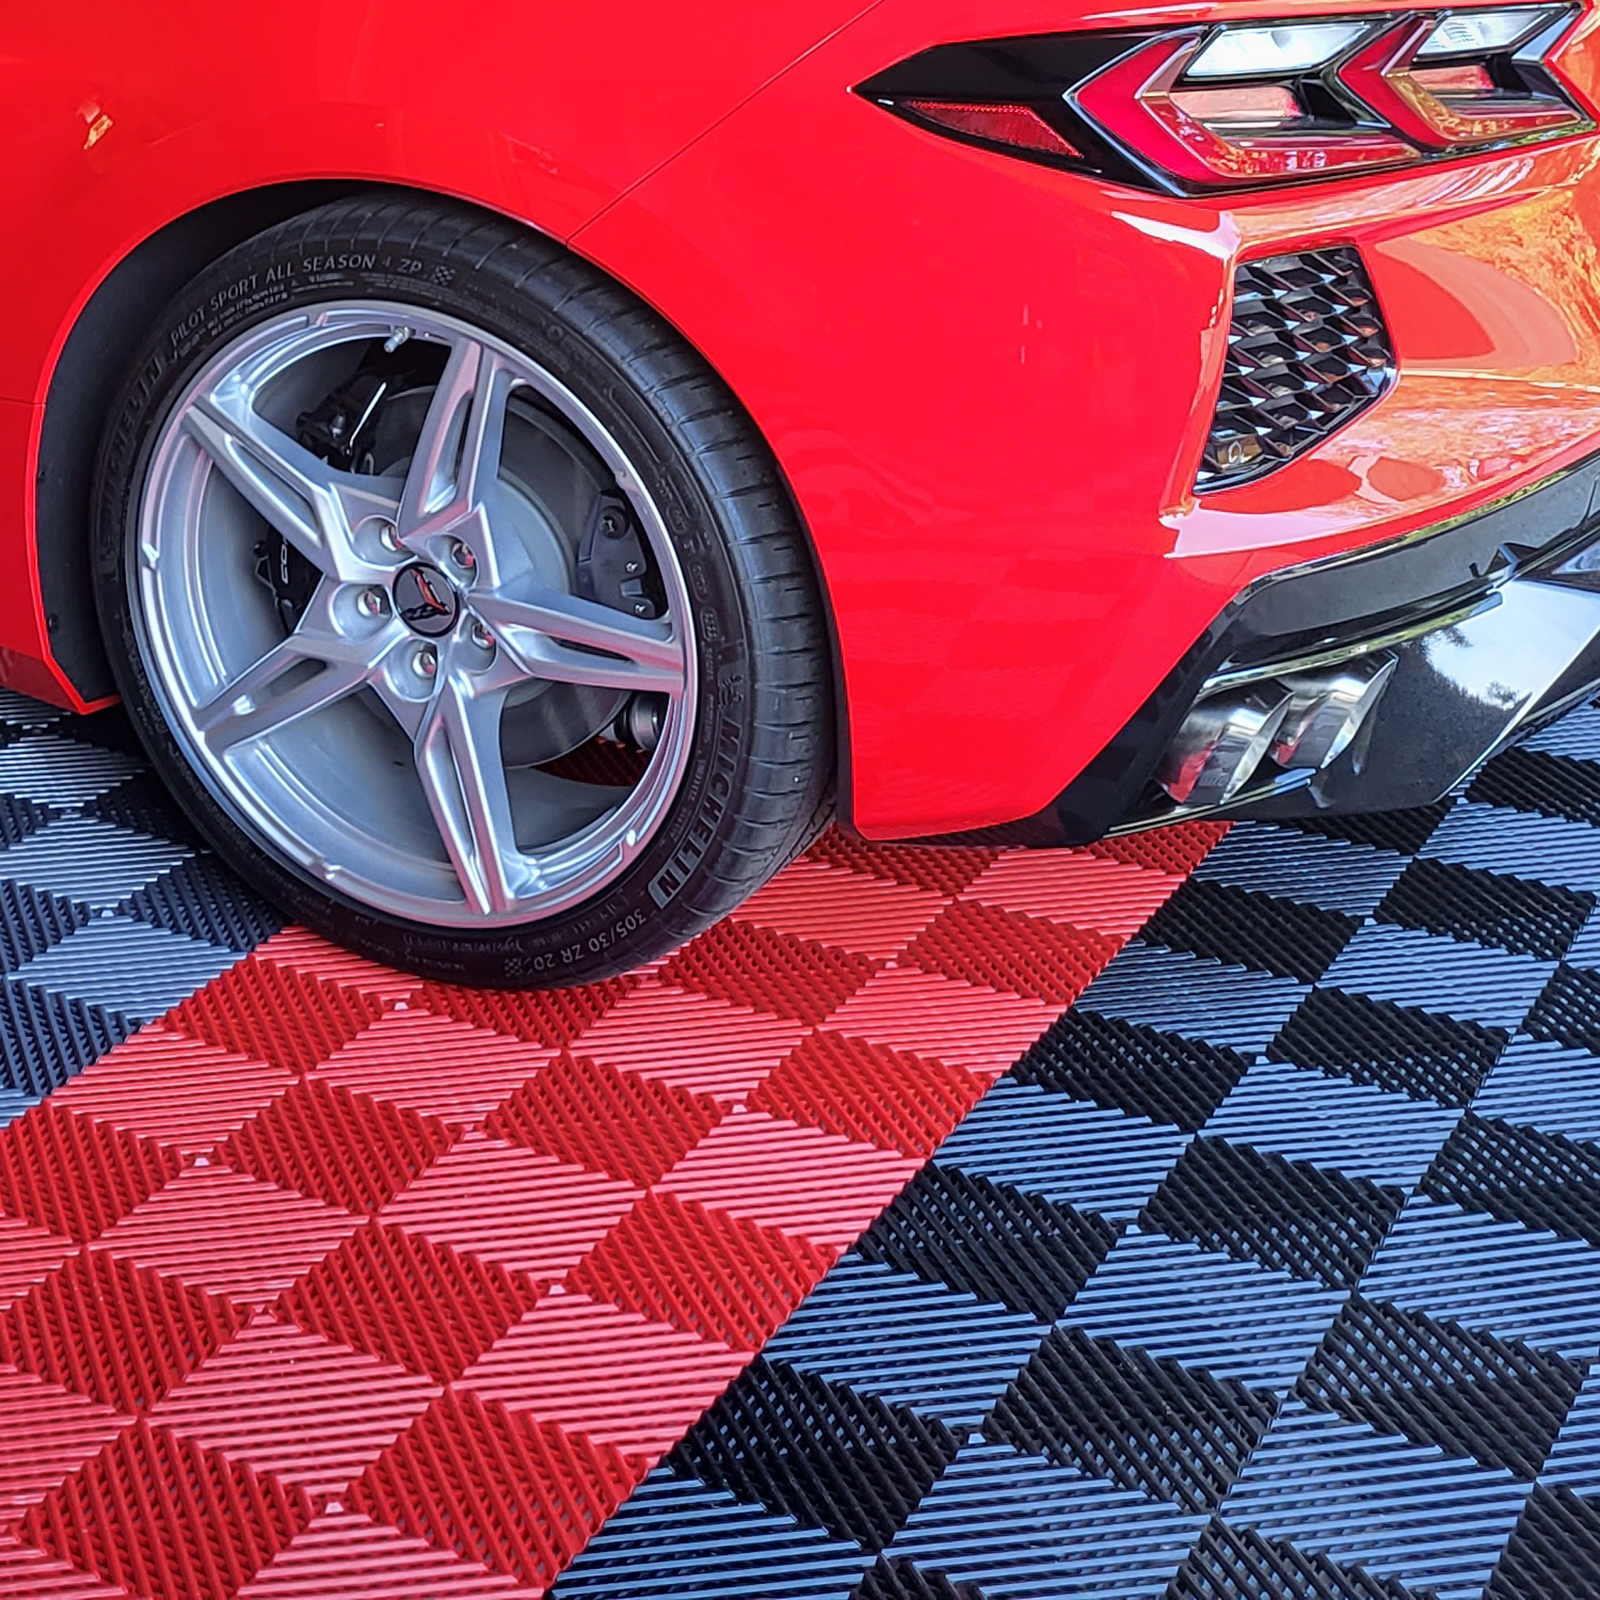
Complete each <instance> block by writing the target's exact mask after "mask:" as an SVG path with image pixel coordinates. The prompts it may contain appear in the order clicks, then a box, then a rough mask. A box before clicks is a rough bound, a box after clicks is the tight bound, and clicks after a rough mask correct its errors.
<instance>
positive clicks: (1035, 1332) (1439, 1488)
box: [555, 707, 1600, 1600]
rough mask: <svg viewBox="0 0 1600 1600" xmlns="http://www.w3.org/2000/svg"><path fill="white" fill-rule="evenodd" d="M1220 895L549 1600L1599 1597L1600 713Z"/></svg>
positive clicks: (775, 1345) (944, 1018)
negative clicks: (1433, 797) (652, 1598)
mask: <svg viewBox="0 0 1600 1600" xmlns="http://www.w3.org/2000/svg"><path fill="white" fill-rule="evenodd" d="M1126 847H1127V846H1126V845H1124V844H1114V845H1109V846H1103V847H1101V852H1102V854H1100V855H1098V856H1096V857H1095V859H1105V858H1106V857H1112V858H1114V857H1115V854H1116V852H1118V851H1120V850H1122V849H1124V848H1126ZM1187 864H1188V865H1193V866H1196V870H1195V871H1194V873H1193V875H1192V876H1190V877H1188V879H1187V880H1186V881H1185V882H1184V883H1183V884H1182V885H1181V886H1179V887H1177V888H1176V890H1175V892H1174V893H1172V894H1170V895H1166V896H1157V897H1155V898H1154V899H1153V900H1152V901H1151V902H1149V903H1148V904H1145V905H1142V906H1140V907H1138V909H1137V911H1135V910H1134V909H1133V906H1132V904H1131V903H1128V902H1124V905H1126V912H1124V910H1123V909H1122V907H1113V908H1112V909H1111V911H1110V912H1109V914H1106V913H1105V912H1104V911H1103V910H1098V911H1086V912H1085V913H1084V915H1083V918H1082V921H1081V922H1080V926H1081V927H1087V928H1093V929H1098V930H1102V931H1104V932H1107V933H1111V934H1119V935H1120V934H1128V933H1132V934H1133V935H1134V938H1133V941H1132V942H1131V943H1129V944H1128V945H1127V946H1126V948H1125V949H1123V950H1122V951H1121V953H1120V954H1118V955H1117V956H1116V957H1115V958H1114V959H1112V960H1111V961H1110V963H1109V964H1108V965H1107V966H1106V967H1105V970H1104V971H1103V972H1101V973H1100V974H1099V975H1098V976H1097V977H1095V978H1094V979H1093V981H1092V982H1089V983H1087V985H1086V986H1085V987H1083V988H1082V989H1081V992H1080V993H1079V995H1078V998H1077V1003H1076V1005H1075V1007H1074V1008H1073V1009H1071V1010H1070V1011H1068V1012H1067V1013H1066V1014H1064V1015H1062V1016H1060V1017H1059V1018H1058V1019H1057V1020H1056V1021H1055V1022H1054V1023H1053V1024H1052V1025H1051V1026H1050V1027H1049V1028H1048V1029H1047V1030H1046V1031H1045V1032H1044V1033H1043V1035H1042V1037H1041V1038H1039V1039H1038V1041H1037V1042H1036V1043H1034V1044H1032V1045H1031V1047H1027V1048H1023V1049H1022V1050H1021V1058H1020V1060H1017V1061H1016V1062H1015V1064H1014V1065H1012V1066H1011V1069H1010V1071H1009V1072H1008V1073H1006V1074H1005V1075H1004V1076H1003V1077H1001V1078H1000V1081H999V1082H998V1084H996V1086H995V1087H994V1088H993V1089H992V1090H991V1091H990V1092H989V1093H988V1095H987V1096H986V1098H984V1099H983V1100H981V1101H980V1102H979V1103H978V1104H977V1106H976V1109H974V1110H973V1111H972V1112H971V1114H970V1115H968V1116H967V1117H966V1119H965V1120H964V1121H963V1122H962V1123H961V1125H960V1126H959V1127H957V1128H955V1129H954V1130H953V1131H951V1132H949V1133H948V1134H947V1135H946V1136H945V1137H944V1138H943V1141H942V1142H941V1143H939V1144H938V1145H937V1147H936V1148H934V1149H933V1150H932V1159H931V1161H930V1162H929V1164H928V1165H927V1166H925V1167H924V1168H923V1169H922V1170H921V1171H920V1172H919V1174H918V1175H917V1176H916V1177H915V1178H914V1179H913V1181H912V1182H911V1184H910V1185H909V1186H908V1187H907V1188H906V1189H905V1190H904V1191H903V1192H902V1193H901V1195H900V1196H899V1197H898V1198H897V1199H896V1200H894V1201H893V1202H892V1203H891V1204H890V1205H889V1207H888V1208H887V1209H886V1210H885V1211H884V1212H883V1214H882V1215H881V1216H880V1217H879V1219H878V1220H877V1221H876V1222H875V1223H874V1224H873V1226H872V1227H871V1228H869V1229H868V1230H867V1232H866V1233H865V1234H864V1235H863V1236H862V1237H861V1238H860V1239H859V1240H858V1241H857V1242H856V1244H855V1246H854V1247H853V1248H852V1249H850V1250H848V1251H847V1252H846V1253H845V1254H844V1256H843V1257H842V1258H841V1260H840V1261H839V1263H838V1264H837V1265H836V1266H835V1267H834V1268H833V1270H832V1272H831V1273H830V1274H829V1276H828V1277H827V1278H826V1279H825V1280H824V1281H823V1283H822V1284H821V1285H820V1287H819V1288H818V1289H817V1290H816V1292H815V1293H814V1294H813V1295H812V1296H811V1297H810V1298H809V1299H808V1301H807V1302H806V1304H805V1305H803V1306H802V1307H801V1308H800V1310H799V1311H798V1312H797V1313H795V1315H794V1316H793V1317H792V1318H791V1319H790V1320H789V1322H788V1323H787V1324H786V1325H785V1326H784V1327H782V1328H780V1329H779V1330H778V1331H777V1332H776V1333H775V1334H774V1335H773V1337H772V1339H771V1340H770V1341H769V1342H768V1343H767V1345H766V1346H765V1348H764V1351H763V1354H762V1357H761V1359H760V1360H758V1361H757V1362H755V1363H754V1364H752V1365H751V1366H750V1367H749V1368H747V1369H746V1370H745V1371H744V1373H742V1374H741V1375H740V1376H739V1377H738V1378H736V1379H735V1380H734V1382H733V1383H732V1385H731V1386H730V1387H729V1389H728V1390H727V1391H726V1393H725V1394H723V1395H722V1396H721V1397H720V1398H719V1399H718V1400H717V1402H716V1403H715V1404H714V1405H713V1406H712V1407H711V1409H710V1411H709V1412H708V1413H707V1415H706V1416H705V1417H704V1418H703V1419H702V1420H701V1421H700V1422H699V1423H698V1424H696V1426H695V1427H693V1428H692V1429H691V1430H690V1431H689V1433H688V1434H687V1435H686V1437H685V1438H684V1439H683V1441H682V1442H681V1443H680V1444H679V1445H678V1446H676V1447H675V1448H674V1449H673V1451H672V1452H671V1453H670V1454H669V1456H668V1457H667V1460H666V1462H665V1463H664V1464H663V1465H662V1466H660V1467H658V1468H656V1469H655V1471H653V1472H652V1473H651V1474H650V1476H649V1477H648V1478H647V1479H646V1481H645V1483H644V1484H643V1485H642V1487H641V1488H640V1489H639V1491H638V1492H637V1494H636V1495H635V1497H634V1498H633V1499H632V1500H631V1501H630V1502H629V1504H627V1505H626V1506H624V1507H622V1508H621V1510H620V1511H619V1512H618V1513H617V1515H616V1516H615V1517H614V1518H613V1519H612V1521H611V1522H610V1523H609V1524H608V1526H607V1527H606V1528H605V1529H604V1530H603V1531H602V1532H601V1533H600V1534H599V1535H598V1536H596V1538H595V1539H594V1540H593V1541H592V1542H591V1543H590V1544H589V1546H588V1548H587V1549H586V1550H585V1551H584V1552H583V1553H582V1554H581V1555H580V1556H579V1557H578V1558H577V1559H576V1561H575V1562H574V1563H573V1564H572V1566H571V1567H570V1568H569V1569H568V1571H567V1572H566V1573H565V1574H564V1575H563V1577H562V1578H561V1580H560V1581H559V1583H558V1584H557V1586H556V1590H555V1593H556V1594H557V1595H558V1596H561V1597H563V1600H577V1597H583V1600H625V1597H629V1600H631V1597H633V1596H637V1595H662V1596H666V1595H671V1596H674V1597H679V1596H682V1597H700V1600H709V1597H712V1596H718V1597H724V1600H758V1597H766V1596H778V1595H784V1596H788V1595H806V1596H812V1597H816V1600H1597V1597H1600V912H1597V901H1600V709H1597V708H1589V707H1585V708H1582V709H1581V710H1580V711H1578V712H1576V713H1574V714H1573V715H1572V716H1570V717H1569V718H1567V719H1566V720H1565V721H1564V722H1562V723H1559V724H1557V725H1555V726H1553V727H1552V728H1550V729H1548V730H1545V731H1543V732H1541V733H1539V734H1538V735H1536V736H1535V737H1534V738H1532V739H1531V740H1529V741H1528V742H1527V743H1526V744H1525V745H1523V746H1522V747H1519V748H1517V749H1514V750H1512V751H1510V752H1508V753H1507V754H1506V755H1503V756H1501V757H1500V758H1498V759H1497V760H1496V761H1495V762H1493V763H1491V764H1490V765H1489V766H1488V767H1487V768H1486V769H1485V770H1484V771H1483V772H1482V773H1481V774H1480V775H1478V776H1477V777H1476V778H1475V779H1474V780H1473V781H1472V782H1471V783H1470V784H1469V785H1467V786H1465V788H1464V791H1463V792H1462V793H1461V794H1458V795H1456V796H1453V797H1452V798H1451V799H1450V800H1449V801H1446V802H1444V803H1441V804H1440V805H1437V806H1433V807H1429V808H1426V809H1424V810H1422V811H1418V812H1413V813H1405V814H1401V815H1398V816H1388V817H1372V818H1353V819H1348V820H1327V821H1323V822H1319V823H1307V824H1305V825H1302V826H1298V827H1290V826H1287V825H1284V826H1272V827H1269V826H1264V825H1252V824H1240V825H1237V826H1236V827H1234V828H1233V829H1232V831H1231V832H1229V834H1228V835H1227V837H1226V838H1225V839H1223V840H1222V841H1221V843H1220V845H1218V847H1217V848H1215V849H1214V850H1213V851H1212V853H1211V854H1210V855H1209V856H1208V857H1206V858H1204V859H1198V858H1197V859H1196V860H1191V861H1190V862H1188V863H1187ZM1049 870H1050V868H1049V858H1047V857H1030V856H1016V857H1003V858H1001V859H1000V860H998V861H995V862H992V863H990V864H989V865H987V866H986V867H985V868H984V869H983V870H982V871H981V872H980V873H979V874H978V875H977V876H976V877H975V878H974V879H973V880H972V881H971V882H970V883H969V884H967V885H965V886H963V887H962V888H961V889H960V890H959V891H958V894H959V895H960V903H961V904H962V905H963V906H967V905H971V904H973V903H974V902H981V903H984V904H985V906H986V907H987V897H988V896H990V895H994V896H996V898H997V899H1003V901H1004V904H1005V908H1006V911H1007V912H1008V914H1011V915H1017V916H1021V917H1025V918H1028V919H1031V922H1032V923H1037V922H1039V921H1048V920H1049V919H1050V918H1051V917H1052V916H1053V915H1054V914H1055V910H1056V905H1057V902H1056V898H1055V897H1056V896H1058V895H1065V894H1067V893H1069V887H1068V886H1069V883H1073V884H1076V885H1078V886H1080V887H1081V888H1082V889H1083V890H1084V891H1085V893H1086V894H1087V895H1088V896H1089V899H1090V902H1091V903H1092V902H1093V891H1094V875H1095V871H1096V868H1095V866H1094V865H1092V864H1091V863H1090V862H1089V861H1087V860H1086V859H1085V858H1084V857H1078V858H1076V859H1075V860H1074V861H1073V863H1072V864H1071V866H1070V867H1067V868H1066V869H1065V870H1064V871H1062V873H1061V875H1060V877H1059V878H1055V879H1050V878H1048V877H1047V876H1046V875H1047V874H1048V873H1049ZM1146 881H1147V880H1146ZM989 926H990V927H991V928H993V929H994V930H995V931H996V933H998V931H999V929H1000V927H1001V925H1000V924H999V923H991V924H989ZM930 942H931V941H930V939H929V937H928V934H927V933H922V934H919V935H918V936H917V938H916V939H915V940H914V941H913V942H912V943H911V944H909V945H907V946H906V947H905V948H906V950H907V952H908V953H914V952H915V951H916V950H917V949H919V948H927V947H928V946H929V944H930ZM1025 948H1027V941H1026V939H1024V938H1023V937H1022V936H1021V935H1020V934H1019V935H1018V937H1017V941H1016V949H1017V950H1019V951H1020V950H1023V949H1025ZM986 959H988V960H990V961H991V963H993V962H994V961H995V960H996V957H995V956H994V955H993V954H991V955H988V956H987V957H986ZM966 977H967V972H966V971H965V970H959V971H956V972H953V973H948V974H946V975H944V976H942V977H941V978H939V979H934V980H928V981H927V988H926V990H925V991H919V992H918V994H917V995H916V997H915V998H912V999H910V1001H909V1003H901V1001H900V998H899V997H900V995H901V994H905V995H907V996H910V995H911V985H912V984H922V983H923V982H924V980H923V979H922V978H920V977H917V976H913V975H911V974H907V973H904V972H902V971H899V970H893V971H890V972H888V973H885V974H880V975H879V976H878V977H877V978H876V979H875V980H874V981H873V983H872V984H870V985H869V986H868V987H867V988H866V989H864V990H863V991H862V992H861V993H859V994H858V995H856V996H855V997H853V998H852V999H851V1000H850V1001H849V1002H847V1004H846V1005H845V1006H844V1007H843V1008H841V1011H840V1013H837V1014H836V1015H835V1016H834V1017H833V1018H831V1019H829V1021H828V1022H827V1023H825V1024H824V1028H823V1032H824V1033H826V1032H827V1030H828V1029H831V1028H833V1027H843V1028H846V1029H848V1030H849V1031H851V1032H853V1034H855V1035H856V1036H858V1037H860V1038H861V1039H862V1040H863V1041H864V1042H865V1043H866V1044H867V1045H868V1046H870V1047H871V1048H872V1049H874V1050H891V1051H892V1050H900V1049H905V1048H908V1045H907V1042H906V1040H905V1039H904V1038H903V1037H902V1036H901V1034H900V1033H899V1031H898V1030H900V1029H901V1028H903V1027H907V1026H910V1025H911V1024H910V1019H912V1018H915V1017H916V1016H917V1015H918V1006H917V1001H918V1000H919V999H920V998H921V995H922V993H923V992H926V993H928V994H933V993H939V992H944V991H943V990H942V989H941V988H939V987H938V986H939V985H942V984H948V983H950V981H951V979H952V978H954V979H956V980H957V981H960V980H962V979H965V978H966ZM950 992H951V993H956V992H958V991H956V990H951V991H950ZM1016 992H1017V993H1024V992H1026V990H1024V989H1021V988H1019V989H1018V990H1017V991H1016ZM991 1015H992V1016H993V1018H994V1026H992V1027H986V1026H985V1025H984V1024H983V1023H976V1022H975V1023H974V1025H973V1026H972V1028H971V1029H970V1031H968V1030H966V1029H964V1028H963V1027H962V1026H961V1024H960V1022H958V1021H957V1020H956V1014H955V1012H954V1011H951V1012H947V1013H944V1014H941V1017H940V1019H939V1020H938V1021H937V1022H936V1023H935V1024H934V1027H935V1028H936V1029H940V1030H942V1032H941V1034H940V1037H941V1038H942V1039H943V1040H945V1041H947V1044H946V1049H947V1052H948V1054H947V1056H946V1057H945V1059H947V1060H948V1059H954V1060H956V1061H958V1062H959V1063H960V1064H961V1065H962V1066H963V1067H964V1068H965V1069H966V1070H968V1071H972V1072H975V1073H976V1074H977V1075H978V1076H979V1077H980V1078H982V1079H983V1080H984V1081H988V1078H989V1077H990V1076H992V1073H993V1071H994V1070H995V1069H994V1066H993V1062H994V1056H993V1055H992V1054H989V1053H986V1052H988V1051H989V1050H990V1049H997V1048H998V1043H999V1041H1000V1039H1001V1038H1003V1037H1005V1036H1006V1035H1005V1034H1004V1031H1003V1030H1004V1028H1005V1025H1006V1017H1005V1013H1004V1010H1003V1008H1002V1007H1001V1006H998V1005H996V1006H995V1007H994V1009H993V1011H992V1013H991ZM861 1059H862V1060H863V1062H865V1061H866V1060H868V1059H870V1058H867V1057H862V1058H861ZM823 1071H824V1064H823V1063H822V1062H820V1061H819V1062H818V1064H817V1065H816V1066H815V1067H813V1068H811V1069H810V1076H809V1077H808V1079H807V1080H806V1082H807V1084H808V1085H809V1084H810V1083H811V1082H819V1083H820V1082H823V1081H826V1080H825V1079H824V1077H823ZM780 1082H781V1083H782V1084H783V1087H784V1089H785V1091H786V1092H791V1093H796V1092H798V1085H797V1088H796V1090H793V1091H791V1090H789V1087H788V1082H787V1078H786V1077H785V1078H782V1079H780V1077H779V1076H778V1075H774V1079H773V1083H774V1085H777V1084H779V1083H780ZM812 1092H813V1093H815V1092H816V1091H812Z"/></svg>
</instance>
